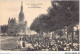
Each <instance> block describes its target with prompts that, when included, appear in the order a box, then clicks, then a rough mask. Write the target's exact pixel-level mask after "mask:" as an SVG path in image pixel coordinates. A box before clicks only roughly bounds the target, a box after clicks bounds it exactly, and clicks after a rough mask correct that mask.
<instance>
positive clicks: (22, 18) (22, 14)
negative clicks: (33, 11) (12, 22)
mask: <svg viewBox="0 0 80 54" xmlns="http://www.w3.org/2000/svg"><path fill="white" fill-rule="evenodd" d="M19 21H24V13H23V2H21V10H20V13H19Z"/></svg>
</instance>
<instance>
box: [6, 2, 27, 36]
mask: <svg viewBox="0 0 80 54" xmlns="http://www.w3.org/2000/svg"><path fill="white" fill-rule="evenodd" d="M26 27H27V21H25V20H24V12H23V3H22V2H21V9H20V13H19V18H18V22H17V21H16V18H10V17H9V19H8V30H7V34H8V35H26Z"/></svg>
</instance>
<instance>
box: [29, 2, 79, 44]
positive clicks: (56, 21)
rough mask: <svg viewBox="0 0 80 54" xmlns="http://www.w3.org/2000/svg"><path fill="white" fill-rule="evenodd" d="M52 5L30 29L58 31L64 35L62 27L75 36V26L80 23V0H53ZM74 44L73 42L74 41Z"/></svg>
mask: <svg viewBox="0 0 80 54" xmlns="http://www.w3.org/2000/svg"><path fill="white" fill-rule="evenodd" d="M51 4H52V7H49V8H48V14H41V15H39V16H38V17H37V18H35V20H34V21H33V23H32V24H31V27H30V29H31V30H34V31H36V32H37V33H40V32H42V33H43V32H46V33H48V32H53V31H58V34H59V35H60V36H62V35H63V34H62V33H63V32H62V29H64V30H66V31H67V39H68V34H69V33H72V41H73V37H74V27H75V26H76V25H77V24H79V1H51ZM72 45H73V42H72Z"/></svg>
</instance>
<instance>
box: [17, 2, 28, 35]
mask: <svg viewBox="0 0 80 54" xmlns="http://www.w3.org/2000/svg"><path fill="white" fill-rule="evenodd" d="M26 26H27V21H24V13H23V2H21V9H20V13H19V27H18V29H19V33H22V34H23V35H25V34H26ZM22 34H21V35H22Z"/></svg>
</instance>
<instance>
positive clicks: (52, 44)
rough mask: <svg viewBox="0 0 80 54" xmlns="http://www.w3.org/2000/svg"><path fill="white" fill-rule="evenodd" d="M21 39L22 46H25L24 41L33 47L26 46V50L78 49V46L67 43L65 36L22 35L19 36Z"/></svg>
mask: <svg viewBox="0 0 80 54" xmlns="http://www.w3.org/2000/svg"><path fill="white" fill-rule="evenodd" d="M21 39H22V41H23V46H24V47H25V43H26V42H27V43H30V44H31V45H32V46H33V48H30V47H28V48H27V49H26V50H27V51H77V50H79V46H78V45H75V46H72V44H69V43H67V40H66V39H65V38H58V39H56V38H55V39H51V38H49V37H44V36H37V35H32V36H23V37H22V38H20V40H21Z"/></svg>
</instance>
